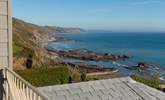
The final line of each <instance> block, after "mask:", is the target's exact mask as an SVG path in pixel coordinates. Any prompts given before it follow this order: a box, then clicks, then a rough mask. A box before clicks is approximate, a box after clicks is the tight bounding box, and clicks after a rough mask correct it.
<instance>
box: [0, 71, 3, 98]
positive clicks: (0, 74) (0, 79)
mask: <svg viewBox="0 0 165 100" xmlns="http://www.w3.org/2000/svg"><path fill="white" fill-rule="evenodd" d="M3 83H4V78H3V70H2V69H1V70H0V100H3V94H4V88H3Z"/></svg>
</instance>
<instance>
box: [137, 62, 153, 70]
mask: <svg viewBox="0 0 165 100" xmlns="http://www.w3.org/2000/svg"><path fill="white" fill-rule="evenodd" d="M137 67H138V68H140V69H147V68H149V67H150V65H149V64H146V63H143V62H139V63H138V66H137Z"/></svg>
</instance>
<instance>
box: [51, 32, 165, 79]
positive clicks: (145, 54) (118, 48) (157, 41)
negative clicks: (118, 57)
mask: <svg viewBox="0 0 165 100" xmlns="http://www.w3.org/2000/svg"><path fill="white" fill-rule="evenodd" d="M53 36H55V37H64V38H68V39H74V40H76V41H70V42H68V41H67V42H66V41H65V42H53V43H49V46H51V47H53V48H54V49H56V50H75V49H87V50H90V51H94V52H98V53H111V54H125V55H128V56H130V57H131V58H130V59H129V60H128V61H120V62H94V63H97V64H100V65H102V66H104V67H116V68H119V69H121V70H122V72H123V73H124V74H125V75H131V74H132V73H135V71H130V70H129V69H124V68H123V67H122V65H123V66H135V65H137V64H138V63H139V62H144V63H147V64H150V65H152V68H150V69H149V70H148V72H150V74H154V73H156V72H160V74H161V76H162V77H163V78H165V72H164V71H165V61H164V60H165V52H164V51H165V34H163V33H161V32H160V33H159V32H152V33H148V32H147V33H146V32H135V33H132V32H104V31H103V32H101V31H99V32H93V31H92V32H86V33H80V34H68V33H67V34H56V35H53ZM73 61H76V60H73ZM77 62H79V61H77ZM89 63H93V62H89Z"/></svg>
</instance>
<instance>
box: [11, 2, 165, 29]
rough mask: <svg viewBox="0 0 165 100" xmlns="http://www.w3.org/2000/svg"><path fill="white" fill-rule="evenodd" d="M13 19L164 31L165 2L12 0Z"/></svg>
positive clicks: (45, 23) (67, 25) (105, 27)
mask: <svg viewBox="0 0 165 100" xmlns="http://www.w3.org/2000/svg"><path fill="white" fill-rule="evenodd" d="M13 8H14V11H13V15H14V17H17V18H20V19H23V20H25V21H28V22H32V23H35V24H39V25H51V26H63V27H81V28H84V29H99V30H100V29H103V30H114V31H165V0H13Z"/></svg>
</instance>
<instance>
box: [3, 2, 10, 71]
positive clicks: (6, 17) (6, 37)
mask: <svg viewBox="0 0 165 100" xmlns="http://www.w3.org/2000/svg"><path fill="white" fill-rule="evenodd" d="M4 67H10V68H12V17H11V0H0V69H1V68H4Z"/></svg>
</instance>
